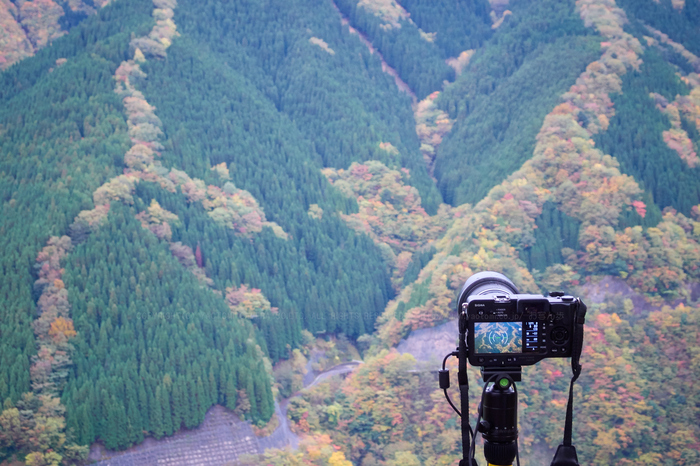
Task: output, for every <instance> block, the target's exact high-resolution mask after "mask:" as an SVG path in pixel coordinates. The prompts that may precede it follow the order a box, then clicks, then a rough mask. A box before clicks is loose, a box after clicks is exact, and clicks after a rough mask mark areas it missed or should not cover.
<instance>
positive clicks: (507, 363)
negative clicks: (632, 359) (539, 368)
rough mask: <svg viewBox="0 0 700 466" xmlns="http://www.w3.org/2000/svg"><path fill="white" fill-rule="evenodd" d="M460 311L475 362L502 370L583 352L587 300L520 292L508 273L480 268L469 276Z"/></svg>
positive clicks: (460, 302)
mask: <svg viewBox="0 0 700 466" xmlns="http://www.w3.org/2000/svg"><path fill="white" fill-rule="evenodd" d="M457 311H458V312H459V313H460V326H461V327H462V328H461V329H460V332H461V333H466V344H467V353H468V358H469V363H470V364H471V365H472V366H481V367H483V368H491V369H496V370H497V369H498V368H507V367H519V366H529V365H532V364H536V363H537V362H539V361H541V360H542V359H545V358H569V357H572V356H574V355H575V354H580V351H581V345H582V341H578V340H581V338H577V337H576V329H577V324H580V326H582V324H583V319H584V316H585V313H586V306H585V304H583V302H581V300H580V299H579V298H575V297H573V296H569V295H565V294H564V293H559V292H554V293H550V295H549V296H543V295H540V294H520V293H518V289H517V287H516V286H515V285H514V284H513V282H511V281H510V280H509V279H508V278H507V277H506V276H505V275H502V274H500V273H497V272H480V273H477V274H474V275H472V276H471V278H469V280H467V281H466V282H465V284H464V287H463V288H462V292H461V293H460V295H459V300H458V305H457Z"/></svg>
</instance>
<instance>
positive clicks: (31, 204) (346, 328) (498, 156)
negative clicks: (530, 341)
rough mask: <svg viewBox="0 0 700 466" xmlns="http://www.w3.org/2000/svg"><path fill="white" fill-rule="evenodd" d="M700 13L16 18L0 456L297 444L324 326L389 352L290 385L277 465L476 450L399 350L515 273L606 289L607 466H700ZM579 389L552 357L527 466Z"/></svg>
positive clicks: (298, 3)
mask: <svg viewBox="0 0 700 466" xmlns="http://www.w3.org/2000/svg"><path fill="white" fill-rule="evenodd" d="M699 23H700V0H685V1H683V0H673V1H671V0H634V1H633V0H629V1H628V0H576V1H574V0H570V1H555V0H510V1H508V0H490V1H487V0H439V1H436V0H398V1H393V0H359V1H358V0H336V1H332V0H265V1H259V0H242V1H237V2H233V3H231V2H223V1H220V0H204V1H198V2H193V1H191V0H180V1H179V2H176V0H113V1H112V2H92V1H88V0H86V1H80V0H77V1H73V0H68V1H65V2H63V1H59V0H56V1H53V0H34V1H31V2H30V1H22V0H16V1H15V0H13V1H10V0H0V24H1V25H2V26H1V29H0V69H4V71H2V73H1V74H0V101H2V104H1V105H0V137H1V139H0V201H1V202H2V207H1V209H2V211H1V212H0V233H1V234H0V244H1V245H2V251H3V253H2V255H1V256H0V263H1V264H2V265H1V267H2V277H3V280H2V281H0V290H1V291H0V368H1V369H0V401H2V402H3V408H2V413H1V414H0V461H2V460H4V459H11V458H15V459H19V460H20V461H25V462H26V464H29V465H45V464H46V465H54V464H80V463H81V462H82V461H83V460H84V458H85V457H86V452H87V446H89V445H90V444H93V443H94V442H100V443H102V444H103V445H104V446H105V447H106V448H108V449H125V448H127V447H129V446H131V445H134V444H138V443H140V442H142V441H143V439H144V437H146V436H150V437H154V438H156V439H159V438H161V437H163V436H169V435H172V434H173V433H174V432H176V431H177V430H179V429H180V428H193V427H195V426H197V425H199V424H200V423H201V422H202V421H203V419H204V416H205V414H206V412H207V410H208V409H209V408H210V407H211V406H213V405H216V404H219V405H223V406H225V407H226V408H228V409H230V410H232V411H234V412H235V413H236V415H238V416H239V417H241V418H242V419H245V420H248V421H250V422H251V423H253V424H254V425H255V426H256V428H258V429H260V431H261V432H262V431H269V430H270V429H272V428H274V426H275V425H276V423H277V422H278V420H276V419H275V416H273V413H274V400H275V398H276V397H278V396H281V394H284V396H289V395H290V394H292V393H293V390H292V389H291V387H292V386H296V385H295V384H296V382H294V381H295V380H297V378H299V377H301V376H302V375H303V374H302V373H301V372H300V371H302V368H303V367H304V364H301V363H300V362H299V361H301V359H300V358H303V356H301V354H302V353H300V350H301V351H302V352H305V351H309V348H310V344H311V343H310V342H312V341H313V339H314V337H316V338H320V339H321V340H323V339H325V340H327V341H329V342H331V343H328V345H330V346H328V347H327V348H326V350H325V351H327V352H328V354H331V353H332V352H333V351H335V349H332V348H335V346H334V345H335V343H333V342H336V338H338V339H339V340H338V341H341V342H344V343H342V344H341V343H338V345H339V346H343V347H345V346H347V345H350V342H352V343H353V344H355V345H357V346H358V347H359V348H360V349H361V350H362V351H363V357H364V359H365V362H366V363H365V364H364V365H362V366H361V367H360V368H358V369H357V370H356V371H355V372H354V373H353V374H351V375H349V376H348V377H347V378H345V379H342V380H340V379H335V380H331V381H329V382H324V383H322V384H319V385H317V386H315V387H314V388H312V389H309V390H307V391H305V392H303V393H302V394H301V396H299V397H296V398H293V399H292V400H291V401H290V404H289V418H290V421H291V423H292V427H293V429H294V430H295V432H297V433H298V434H300V435H301V436H302V443H301V446H300V448H299V449H298V450H297V451H269V452H267V453H266V454H265V455H264V456H265V458H264V461H266V462H269V463H270V464H300V465H301V464H339V465H345V464H351V463H352V464H362V465H399V464H401V465H407V464H435V465H437V464H456V463H457V461H458V459H459V455H460V451H461V447H460V439H461V437H460V435H459V424H458V422H457V418H456V416H455V415H454V413H453V412H452V411H451V410H450V408H449V405H447V403H446V402H445V401H444V397H443V394H442V392H441V391H439V390H437V385H436V384H435V383H434V380H433V377H432V376H431V375H430V374H420V373H415V372H411V369H412V367H413V362H414V361H413V359H412V358H411V357H410V356H408V355H400V354H399V353H397V352H396V351H395V350H394V348H395V347H396V346H397V345H398V344H399V342H400V341H401V340H402V339H403V338H405V337H406V336H408V335H409V333H410V332H411V331H413V330H417V329H422V328H428V327H432V326H435V325H439V324H442V323H444V322H446V321H447V320H450V319H451V318H452V317H453V316H454V305H455V297H456V294H457V292H458V291H459V290H460V288H461V286H462V284H463V283H464V281H465V280H466V279H467V278H468V277H469V276H470V275H472V274H473V273H475V272H478V271H482V270H495V271H499V272H502V273H505V274H506V275H507V276H508V277H509V278H510V279H512V280H513V281H514V282H515V283H516V284H517V285H518V286H519V287H520V289H521V291H523V292H533V293H538V292H543V293H544V292H547V291H552V290H563V291H566V292H569V293H572V294H577V295H581V296H583V297H584V299H586V298H587V297H588V296H589V295H591V296H594V295H595V296H596V298H595V299H594V301H593V302H591V305H590V306H589V317H588V320H587V325H586V331H587V334H586V347H585V350H584V356H583V362H584V373H583V376H582V378H581V379H580V381H579V384H578V386H577V389H576V390H577V391H576V398H577V410H578V411H577V413H576V418H575V419H576V421H575V422H576V425H575V429H574V430H575V432H574V436H575V443H576V444H577V446H578V448H579V455H580V456H581V459H582V462H585V463H588V464H600V465H608V464H613V463H616V464H629V465H632V464H651V463H654V464H669V465H671V464H673V465H693V464H697V463H698V461H700V456H698V445H700V431H699V430H698V422H697V420H698V417H699V416H700V411H699V410H698V409H699V408H698V406H699V403H700V392H698V391H697V390H696V389H694V388H693V387H694V385H695V384H693V383H692V382H693V380H694V379H693V377H694V374H695V373H696V371H697V370H698V369H699V368H698V367H697V366H698V357H697V353H698V348H700V337H699V333H698V316H700V307H699V305H698V303H697V299H698V296H697V293H696V292H694V291H693V290H696V289H697V287H696V286H695V285H696V284H697V283H698V281H700V244H699V243H700V164H698V155H697V152H698V150H699V149H700V58H698V56H700V36H699V35H700V32H699V31H700V30H699V29H698V28H697V24H699ZM598 283H616V284H619V286H618V288H619V289H622V290H624V291H623V292H614V293H613V292H612V291H611V292H610V294H609V295H607V296H604V297H603V298H602V299H601V298H600V296H599V295H600V293H597V294H594V293H593V292H592V290H594V289H596V288H595V287H596V286H600V285H596V284H598ZM618 291H619V290H618ZM632 297H634V299H632ZM640 303H643V305H642V304H640ZM455 339H456V335H455ZM348 347H349V346H348ZM329 348H331V349H329ZM348 351H349V350H348ZM328 357H330V356H328ZM303 360H304V361H306V359H303ZM273 367H274V368H275V369H274V370H273ZM304 373H305V372H304ZM568 374H569V369H568V366H567V364H566V361H560V360H556V361H554V360H547V361H543V362H541V363H539V364H538V365H536V366H534V367H531V368H528V369H527V370H526V371H525V377H524V380H523V383H522V384H520V402H521V413H520V422H521V429H522V431H521V442H520V446H521V450H522V451H521V455H520V456H521V457H522V458H523V464H524V465H527V464H529V465H535V464H543V463H545V462H549V459H548V458H547V459H543V458H544V457H547V456H548V457H551V452H552V451H553V450H552V448H554V447H556V445H557V444H558V443H559V442H560V435H561V431H562V425H563V419H564V409H565V405H566V389H567V387H568V377H569V376H568ZM471 375H472V376H473V377H474V380H473V387H477V386H478V380H479V379H480V377H479V376H478V372H477V371H476V370H475V371H473V373H472V374H471ZM297 385H298V384H297ZM302 386H303V385H302ZM679 387H683V388H682V389H681V388H679ZM456 396H457V395H456V393H455V394H454V395H453V397H456ZM472 401H473V402H474V408H473V410H472V413H474V412H476V396H474V397H473V399H472ZM472 421H473V420H472ZM235 459H236V460H237V461H239V462H241V464H247V463H246V462H250V464H260V462H261V461H263V458H248V459H243V458H235ZM482 461H483V459H482Z"/></svg>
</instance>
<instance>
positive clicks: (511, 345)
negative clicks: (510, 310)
mask: <svg viewBox="0 0 700 466" xmlns="http://www.w3.org/2000/svg"><path fill="white" fill-rule="evenodd" d="M474 350H475V353H477V354H509V353H522V352H523V324H522V322H475V323H474Z"/></svg>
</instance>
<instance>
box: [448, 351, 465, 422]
mask: <svg viewBox="0 0 700 466" xmlns="http://www.w3.org/2000/svg"><path fill="white" fill-rule="evenodd" d="M450 356H459V352H457V351H453V352H451V353H450V354H448V355H447V356H445V359H443V360H442V370H443V371H444V370H446V369H445V364H446V363H447V358H449V357H450ZM444 391H445V398H447V402H448V403H449V404H450V406H452V409H454V411H455V413H457V416H459V417H462V413H460V412H459V410H458V409H457V407H456V406H455V405H454V404H453V403H452V400H451V399H450V395H449V394H448V393H447V389H446V388H445V389H444ZM469 430H470V431H471V426H470V429H469Z"/></svg>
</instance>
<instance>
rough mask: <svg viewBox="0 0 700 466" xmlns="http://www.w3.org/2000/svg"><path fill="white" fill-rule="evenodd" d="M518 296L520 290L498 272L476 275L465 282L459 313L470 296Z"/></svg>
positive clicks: (458, 307)
mask: <svg viewBox="0 0 700 466" xmlns="http://www.w3.org/2000/svg"><path fill="white" fill-rule="evenodd" d="M513 294H518V288H517V287H516V286H515V285H514V284H513V282H512V281H510V280H509V279H508V277H506V276H505V275H503V274H501V273H498V272H479V273H475V274H474V275H472V276H471V277H469V279H468V280H467V281H466V282H464V286H462V291H461V292H460V293H459V300H458V301H457V312H460V310H461V309H462V304H463V303H464V302H465V301H466V300H467V298H468V297H469V296H472V295H475V296H482V295H505V296H510V295H513Z"/></svg>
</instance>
